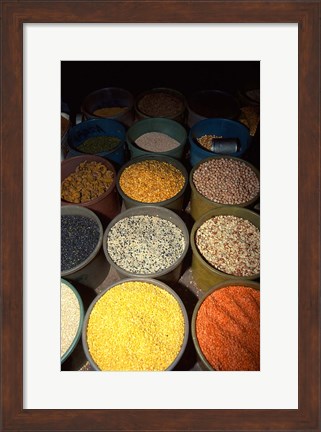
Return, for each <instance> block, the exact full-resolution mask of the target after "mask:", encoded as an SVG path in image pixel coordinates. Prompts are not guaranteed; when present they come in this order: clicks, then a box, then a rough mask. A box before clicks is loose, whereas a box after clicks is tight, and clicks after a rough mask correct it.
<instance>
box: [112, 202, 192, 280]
mask: <svg viewBox="0 0 321 432" xmlns="http://www.w3.org/2000/svg"><path fill="white" fill-rule="evenodd" d="M155 209H156V210H157V211H159V212H160V213H165V214H166V213H167V214H168V216H171V217H172V218H173V219H174V220H176V221H180V222H182V227H180V226H178V225H177V224H176V223H175V222H174V221H172V220H169V219H167V218H165V216H163V215H157V216H156V217H159V218H160V219H164V220H169V221H170V222H172V223H174V224H175V225H176V226H177V228H179V229H180V230H181V231H182V233H183V236H184V239H185V247H184V250H183V253H182V254H181V255H180V257H179V258H178V259H177V260H176V261H175V263H174V264H172V265H171V266H170V267H167V268H165V269H163V270H161V271H159V272H156V273H149V274H146V275H145V274H141V273H132V272H129V271H127V270H125V269H123V268H122V267H120V266H119V265H117V264H116V263H115V262H114V261H113V260H112V258H111V256H110V254H109V252H108V248H107V237H108V234H109V232H110V230H111V228H112V227H113V226H114V225H116V223H118V222H119V221H120V220H122V219H125V218H126V217H130V216H145V212H147V213H148V212H149V211H151V210H155ZM132 212H135V213H136V212H137V214H135V215H132V214H131V213H132ZM128 215H129V216H128ZM146 216H148V214H146ZM153 216H155V215H153ZM103 249H104V253H105V257H106V259H107V261H108V262H109V264H110V265H111V266H113V267H114V268H115V269H116V270H117V272H119V273H121V274H126V275H127V278H136V277H137V278H144V279H145V278H149V279H156V278H158V277H161V276H164V275H166V274H167V273H170V272H171V271H172V270H174V269H175V268H176V267H177V266H179V265H180V264H181V263H182V262H183V260H184V258H185V256H186V254H187V252H188V249H189V232H188V229H187V227H186V225H185V223H184V221H183V219H182V218H181V217H179V216H178V215H177V214H176V213H175V212H174V211H172V210H170V209H167V208H166V207H160V206H156V205H155V206H136V207H132V208H130V209H127V210H125V211H123V212H121V213H120V214H118V215H117V216H115V217H114V219H112V220H111V221H110V223H109V224H108V226H107V228H106V229H105V232H104V236H103Z"/></svg>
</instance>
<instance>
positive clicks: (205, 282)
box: [190, 206, 260, 292]
mask: <svg viewBox="0 0 321 432" xmlns="http://www.w3.org/2000/svg"><path fill="white" fill-rule="evenodd" d="M219 215H231V216H236V217H240V218H243V219H247V220H248V221H250V222H251V223H252V224H253V225H254V226H256V227H257V228H260V216H259V215H258V214H256V213H255V212H253V211H252V210H248V209H244V208H242V207H236V206H234V207H233V206H229V207H219V208H217V209H214V210H210V211H209V212H207V213H205V214H204V215H203V216H202V217H201V218H200V219H198V220H197V221H196V222H195V223H194V225H193V228H192V231H191V236H190V243H191V247H192V252H193V257H192V274H193V278H194V280H195V282H196V285H197V287H198V288H199V289H201V290H202V291H203V292H207V291H208V290H209V289H210V288H211V287H213V286H214V285H216V284H219V283H222V282H225V281H226V280H232V281H236V280H239V281H242V282H243V283H246V282H247V281H250V280H256V279H258V278H259V277H260V274H256V275H253V276H248V277H240V276H233V275H230V274H227V273H224V272H222V271H220V270H217V269H215V268H214V267H213V266H211V265H210V264H209V263H207V262H206V260H205V259H204V258H203V257H202V255H201V254H200V253H199V251H198V249H197V246H196V244H195V234H196V231H197V230H198V228H199V227H200V226H201V225H202V224H203V223H204V222H205V221H207V220H208V219H211V218H212V217H213V216H219Z"/></svg>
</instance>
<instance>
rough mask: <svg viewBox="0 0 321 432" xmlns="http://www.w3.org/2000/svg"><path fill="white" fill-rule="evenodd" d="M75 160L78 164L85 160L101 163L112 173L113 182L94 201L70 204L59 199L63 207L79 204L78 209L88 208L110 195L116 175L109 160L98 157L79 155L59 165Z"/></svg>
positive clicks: (114, 184)
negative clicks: (77, 160)
mask: <svg viewBox="0 0 321 432" xmlns="http://www.w3.org/2000/svg"><path fill="white" fill-rule="evenodd" d="M122 144H123V143H122ZM97 158H99V160H97ZM76 159H79V164H80V163H81V162H85V161H86V160H88V161H89V162H101V163H102V164H104V165H105V166H106V167H107V168H108V169H110V171H112V172H113V181H112V182H111V184H110V185H109V187H108V189H107V190H106V191H105V192H104V193H103V194H101V195H99V197H97V198H94V199H92V200H89V201H85V202H83V203H72V202H69V201H65V200H64V199H62V198H61V202H62V203H64V205H78V206H79V204H81V206H79V207H85V208H88V207H89V206H91V205H93V204H97V203H98V202H100V201H101V200H103V199H104V198H106V197H107V196H108V195H110V194H111V193H112V191H113V190H114V188H115V186H116V178H117V173H116V170H115V168H114V166H113V164H112V163H111V162H110V161H109V160H107V159H105V158H103V157H101V156H98V155H86V154H82V155H79V156H73V157H71V158H68V159H64V160H63V161H61V164H64V165H67V164H68V161H70V160H73V161H75V160H76ZM66 178H67V177H66ZM61 184H62V181H61Z"/></svg>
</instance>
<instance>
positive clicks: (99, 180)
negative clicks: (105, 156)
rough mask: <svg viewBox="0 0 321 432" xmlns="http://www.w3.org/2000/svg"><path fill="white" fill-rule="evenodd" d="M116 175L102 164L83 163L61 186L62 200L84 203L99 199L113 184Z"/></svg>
mask: <svg viewBox="0 0 321 432" xmlns="http://www.w3.org/2000/svg"><path fill="white" fill-rule="evenodd" d="M113 178H114V174H113V172H112V171H111V170H109V169H108V168H107V167H106V166H105V165H104V164H102V163H100V162H88V161H85V162H82V163H81V164H80V165H78V167H77V168H76V170H75V172H73V173H72V174H70V175H69V176H68V177H67V178H65V180H64V181H63V182H62V185H61V198H62V199H63V200H65V201H68V202H72V203H83V202H87V201H90V200H92V199H95V198H98V197H99V196H100V195H102V194H103V193H104V192H106V191H107V190H108V189H109V187H110V185H111V184H112V182H113Z"/></svg>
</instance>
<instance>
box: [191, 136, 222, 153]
mask: <svg viewBox="0 0 321 432" xmlns="http://www.w3.org/2000/svg"><path fill="white" fill-rule="evenodd" d="M213 138H223V136H219V135H203V136H201V137H199V138H197V142H198V143H199V144H200V145H201V146H202V147H204V148H205V149H206V150H211V147H212V140H213Z"/></svg>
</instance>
